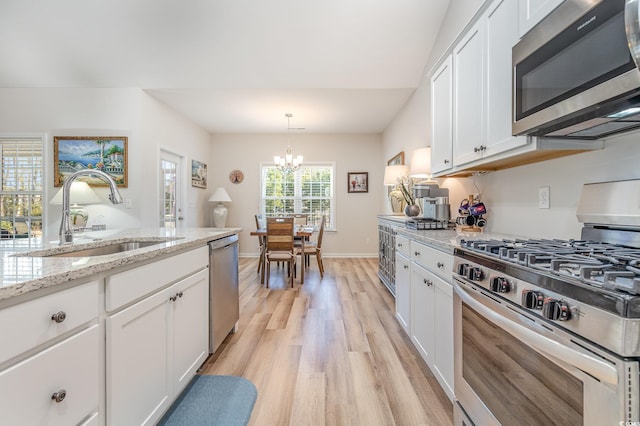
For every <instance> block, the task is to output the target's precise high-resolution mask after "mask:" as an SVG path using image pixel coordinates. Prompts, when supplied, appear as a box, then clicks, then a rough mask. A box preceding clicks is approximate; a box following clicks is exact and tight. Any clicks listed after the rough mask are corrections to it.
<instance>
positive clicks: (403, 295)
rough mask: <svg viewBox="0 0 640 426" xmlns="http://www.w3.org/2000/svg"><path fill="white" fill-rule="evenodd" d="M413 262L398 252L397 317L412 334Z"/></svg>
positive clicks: (408, 332) (405, 329)
mask: <svg viewBox="0 0 640 426" xmlns="http://www.w3.org/2000/svg"><path fill="white" fill-rule="evenodd" d="M410 268H411V263H410V261H409V259H408V258H406V257H404V256H402V255H400V254H398V252H396V318H398V321H399V322H400V325H401V326H402V328H404V331H406V332H407V334H409V335H411V334H410V333H411V325H410V321H411V269H410Z"/></svg>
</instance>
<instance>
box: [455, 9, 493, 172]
mask: <svg viewBox="0 0 640 426" xmlns="http://www.w3.org/2000/svg"><path fill="white" fill-rule="evenodd" d="M483 32H484V22H483V21H482V20H481V21H479V22H478V23H476V25H474V26H473V27H472V28H471V29H470V30H469V31H468V32H467V33H466V34H465V35H464V37H463V38H462V40H461V41H460V43H458V44H457V45H456V46H455V47H454V48H453V73H454V76H455V77H454V80H453V87H454V88H455V89H454V101H453V109H454V111H455V113H454V115H453V155H454V164H455V165H456V166H458V165H461V164H465V163H468V162H470V161H473V160H475V159H477V158H478V156H479V155H480V154H479V151H478V150H479V149H480V146H481V145H482V144H483V139H484V138H483V135H484V129H483V128H484V126H483V123H484V111H485V109H484V99H483V87H484V75H485V67H484V65H483V64H484V51H485V49H484V39H483V38H484V35H483ZM474 151H475V152H474Z"/></svg>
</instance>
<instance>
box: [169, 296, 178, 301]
mask: <svg viewBox="0 0 640 426" xmlns="http://www.w3.org/2000/svg"><path fill="white" fill-rule="evenodd" d="M177 298H178V295H175V296H171V297H170V298H169V300H171V301H172V302H175V301H176V299H177Z"/></svg>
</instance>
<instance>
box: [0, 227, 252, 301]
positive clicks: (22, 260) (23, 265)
mask: <svg viewBox="0 0 640 426" xmlns="http://www.w3.org/2000/svg"><path fill="white" fill-rule="evenodd" d="M241 230H242V229H241V228H189V229H185V230H176V231H173V230H171V231H169V230H165V229H125V230H108V231H96V232H90V233H84V234H82V235H78V236H76V238H75V241H74V243H73V244H72V245H62V246H61V245H58V242H57V241H55V242H50V243H46V242H42V241H41V240H40V239H37V238H35V239H34V238H32V239H20V240H5V241H1V242H0V278H2V285H0V307H2V306H6V305H8V304H13V303H14V301H17V300H13V299H23V298H24V297H25V296H29V295H31V294H32V293H33V294H34V295H35V293H36V292H38V291H41V290H44V289H49V288H52V287H54V286H56V285H60V284H63V283H67V282H70V281H72V280H76V279H79V278H88V277H91V276H93V275H95V274H98V273H101V272H105V271H109V270H112V269H114V268H119V267H123V266H127V265H132V264H136V263H140V262H145V261H148V260H159V259H161V258H162V257H163V256H168V255H173V254H176V253H179V252H182V251H187V250H190V249H194V248H198V247H203V246H205V245H206V244H207V242H209V241H211V240H215V239H218V238H222V237H226V236H229V235H233V234H237V233H238V232H240V231H241ZM131 240H136V241H145V240H163V241H162V242H161V243H159V244H154V245H150V246H147V247H141V248H138V249H135V250H129V251H123V252H120V253H115V254H107V255H101V256H84V257H43V256H29V255H27V254H28V253H31V252H38V253H40V254H43V255H45V254H46V255H51V254H56V253H62V252H66V251H69V250H70V247H73V250H78V249H81V248H94V247H101V246H105V245H109V244H115V243H119V242H127V241H131ZM164 240H166V241H164ZM19 296H22V297H19Z"/></svg>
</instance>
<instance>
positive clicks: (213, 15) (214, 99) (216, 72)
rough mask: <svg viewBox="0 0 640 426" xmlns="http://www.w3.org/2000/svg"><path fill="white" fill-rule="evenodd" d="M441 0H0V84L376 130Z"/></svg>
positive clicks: (248, 121)
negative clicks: (135, 96) (145, 96)
mask: <svg viewBox="0 0 640 426" xmlns="http://www.w3.org/2000/svg"><path fill="white" fill-rule="evenodd" d="M448 4H449V0H428V1H427V0H325V1H312V0H180V1H177V0H110V1H107V0H53V1H51V0H48V1H42V0H19V1H16V0H0V87H106V88H119V87H125V88H127V87H139V88H142V89H145V90H146V91H147V92H148V93H149V94H151V95H152V96H154V97H156V98H157V99H159V100H161V101H162V102H164V103H166V104H168V105H170V106H171V107H172V108H174V109H176V110H178V111H180V112H181V113H183V114H184V115H185V116H187V117H189V118H190V119H191V120H193V121H195V122H196V123H198V124H200V125H201V126H203V127H204V128H206V129H208V130H209V131H210V132H212V133H282V132H284V131H286V128H287V120H286V118H285V116H284V114H285V113H292V114H293V118H292V119H291V127H305V128H306V129H307V130H306V131H307V132H311V133H378V132H381V131H382V130H384V128H385V127H386V126H387V125H388V124H389V123H390V122H391V120H392V119H393V118H394V117H395V115H396V114H397V112H398V111H399V110H400V108H401V107H402V106H403V105H404V103H405V102H406V101H407V99H408V98H409V97H410V96H411V94H412V93H413V91H414V90H415V88H416V87H417V86H418V84H419V82H420V80H421V78H422V76H423V75H424V72H425V70H424V67H425V64H426V61H427V58H428V55H429V52H430V51H431V47H432V44H433V41H434V39H435V37H436V34H437V32H438V30H439V27H440V23H441V22H442V19H443V18H444V14H445V12H446V8H447V6H448Z"/></svg>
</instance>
